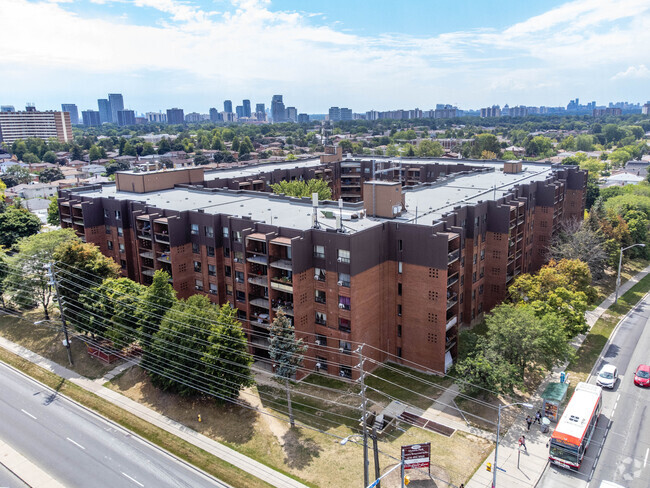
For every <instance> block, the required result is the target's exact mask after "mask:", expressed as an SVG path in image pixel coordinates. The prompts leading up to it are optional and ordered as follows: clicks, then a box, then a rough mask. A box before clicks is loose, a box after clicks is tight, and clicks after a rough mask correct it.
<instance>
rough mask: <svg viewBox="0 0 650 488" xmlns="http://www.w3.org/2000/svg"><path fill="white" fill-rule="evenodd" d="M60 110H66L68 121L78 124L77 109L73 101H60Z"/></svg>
mask: <svg viewBox="0 0 650 488" xmlns="http://www.w3.org/2000/svg"><path fill="white" fill-rule="evenodd" d="M61 111H62V112H68V113H69V114H70V123H71V124H78V123H79V110H78V109H77V106H76V105H75V104H74V103H62V104H61Z"/></svg>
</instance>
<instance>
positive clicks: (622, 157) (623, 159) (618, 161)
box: [607, 149, 632, 166]
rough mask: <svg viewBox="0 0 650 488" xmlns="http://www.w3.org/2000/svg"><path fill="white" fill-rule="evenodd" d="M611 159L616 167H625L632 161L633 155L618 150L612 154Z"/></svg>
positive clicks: (623, 150)
mask: <svg viewBox="0 0 650 488" xmlns="http://www.w3.org/2000/svg"><path fill="white" fill-rule="evenodd" d="M607 159H609V160H610V161H611V162H612V164H613V165H614V166H624V165H625V163H627V162H628V161H630V160H631V159H632V155H631V154H630V153H629V152H628V151H627V150H626V149H617V150H616V151H613V152H611V153H610V155H609V157H608V158H607Z"/></svg>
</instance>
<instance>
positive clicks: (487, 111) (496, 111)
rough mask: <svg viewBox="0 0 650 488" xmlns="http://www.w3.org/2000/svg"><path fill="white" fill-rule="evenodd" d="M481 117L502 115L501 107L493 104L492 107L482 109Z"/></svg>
mask: <svg viewBox="0 0 650 488" xmlns="http://www.w3.org/2000/svg"><path fill="white" fill-rule="evenodd" d="M481 117H482V118H486V117H501V107H499V106H498V105H492V106H491V107H487V108H482V109H481Z"/></svg>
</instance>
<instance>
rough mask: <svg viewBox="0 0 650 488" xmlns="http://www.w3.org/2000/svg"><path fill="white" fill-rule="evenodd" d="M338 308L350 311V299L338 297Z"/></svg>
mask: <svg viewBox="0 0 650 488" xmlns="http://www.w3.org/2000/svg"><path fill="white" fill-rule="evenodd" d="M339 308H340V309H343V310H350V308H351V306H350V297H344V296H341V295H339Z"/></svg>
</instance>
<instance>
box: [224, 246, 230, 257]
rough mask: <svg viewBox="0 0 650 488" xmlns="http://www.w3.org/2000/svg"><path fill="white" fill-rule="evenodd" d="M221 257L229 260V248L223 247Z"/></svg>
mask: <svg viewBox="0 0 650 488" xmlns="http://www.w3.org/2000/svg"><path fill="white" fill-rule="evenodd" d="M223 257H224V258H229V257H230V248H229V247H224V248H223Z"/></svg>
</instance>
